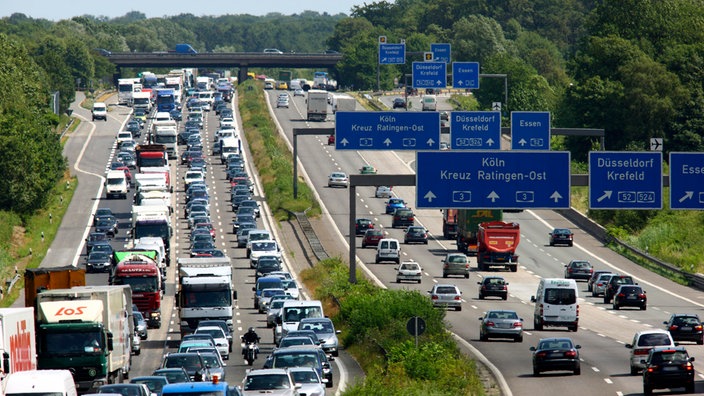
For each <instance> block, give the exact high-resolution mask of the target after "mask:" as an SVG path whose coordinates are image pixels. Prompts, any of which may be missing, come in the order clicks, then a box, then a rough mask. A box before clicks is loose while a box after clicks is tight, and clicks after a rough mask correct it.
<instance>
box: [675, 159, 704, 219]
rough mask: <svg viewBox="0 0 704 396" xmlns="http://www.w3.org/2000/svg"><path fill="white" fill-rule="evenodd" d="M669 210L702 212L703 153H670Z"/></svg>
mask: <svg viewBox="0 0 704 396" xmlns="http://www.w3.org/2000/svg"><path fill="white" fill-rule="evenodd" d="M670 209H692V210H704V153H670Z"/></svg>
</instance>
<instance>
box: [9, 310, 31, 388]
mask: <svg viewBox="0 0 704 396" xmlns="http://www.w3.org/2000/svg"><path fill="white" fill-rule="evenodd" d="M35 337H36V333H35V331H34V309H32V308H31V307H30V308H0V358H1V360H0V366H1V367H2V370H1V371H0V379H1V382H2V384H3V385H4V383H5V379H6V378H7V376H8V375H9V374H11V373H16V372H20V371H27V370H36V368H37V349H36V346H35V343H34V340H35Z"/></svg>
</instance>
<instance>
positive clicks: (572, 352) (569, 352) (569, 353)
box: [565, 351, 577, 358]
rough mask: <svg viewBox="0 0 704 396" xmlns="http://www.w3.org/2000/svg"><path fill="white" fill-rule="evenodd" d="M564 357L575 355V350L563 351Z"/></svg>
mask: <svg viewBox="0 0 704 396" xmlns="http://www.w3.org/2000/svg"><path fill="white" fill-rule="evenodd" d="M565 357H568V358H573V357H577V352H575V351H567V352H565Z"/></svg>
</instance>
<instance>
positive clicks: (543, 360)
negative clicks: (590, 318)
mask: <svg viewBox="0 0 704 396" xmlns="http://www.w3.org/2000/svg"><path fill="white" fill-rule="evenodd" d="M580 348H582V347H581V346H580V345H575V344H574V343H573V342H572V339H570V338H543V339H541V340H540V341H538V346H537V347H530V350H531V351H533V375H534V376H536V377H538V376H540V374H541V373H542V372H545V371H571V372H572V373H574V375H580V374H581V373H582V370H581V368H580V364H579V349H580Z"/></svg>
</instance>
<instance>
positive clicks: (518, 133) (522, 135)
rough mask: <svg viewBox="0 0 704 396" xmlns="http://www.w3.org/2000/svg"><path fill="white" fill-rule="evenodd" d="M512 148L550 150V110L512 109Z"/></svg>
mask: <svg viewBox="0 0 704 396" xmlns="http://www.w3.org/2000/svg"><path fill="white" fill-rule="evenodd" d="M511 150H550V112H547V111H512V112H511Z"/></svg>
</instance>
